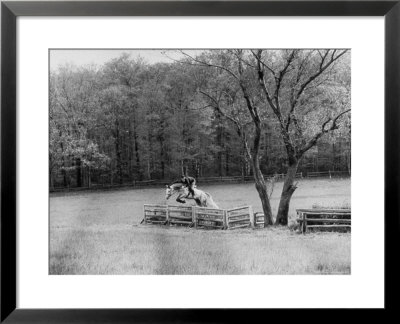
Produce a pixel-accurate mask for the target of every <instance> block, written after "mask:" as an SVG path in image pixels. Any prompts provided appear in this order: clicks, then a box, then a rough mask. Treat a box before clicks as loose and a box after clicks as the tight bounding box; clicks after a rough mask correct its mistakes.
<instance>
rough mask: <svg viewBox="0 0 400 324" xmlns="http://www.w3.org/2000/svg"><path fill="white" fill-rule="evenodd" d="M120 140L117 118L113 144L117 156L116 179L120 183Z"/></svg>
mask: <svg viewBox="0 0 400 324" xmlns="http://www.w3.org/2000/svg"><path fill="white" fill-rule="evenodd" d="M119 141H120V134H119V121H118V119H116V120H115V138H114V145H115V154H116V157H117V172H118V181H119V183H120V184H122V182H123V181H122V159H121V145H120V143H119Z"/></svg>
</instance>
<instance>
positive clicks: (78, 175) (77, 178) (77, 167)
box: [76, 158, 82, 187]
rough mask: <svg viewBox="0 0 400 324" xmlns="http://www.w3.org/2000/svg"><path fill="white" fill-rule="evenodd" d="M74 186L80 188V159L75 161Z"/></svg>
mask: <svg viewBox="0 0 400 324" xmlns="http://www.w3.org/2000/svg"><path fill="white" fill-rule="evenodd" d="M76 186H77V187H82V162H81V159H80V158H77V159H76Z"/></svg>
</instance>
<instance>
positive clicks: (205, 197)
mask: <svg viewBox="0 0 400 324" xmlns="http://www.w3.org/2000/svg"><path fill="white" fill-rule="evenodd" d="M175 193H178V197H177V198H176V201H177V202H179V203H181V204H184V203H186V201H185V200H183V198H184V199H194V201H195V202H196V205H197V206H199V207H209V208H216V209H219V207H218V205H217V204H216V203H215V202H214V200H213V199H212V197H211V195H210V194H209V193H208V192H204V191H203V190H200V189H197V188H196V187H195V186H194V187H193V193H194V195H191V194H190V192H189V188H188V187H187V186H186V185H185V184H184V183H182V182H180V181H177V182H174V183H172V184H170V185H166V191H165V199H166V200H168V199H169V198H170V197H171V196H172V195H173V194H175Z"/></svg>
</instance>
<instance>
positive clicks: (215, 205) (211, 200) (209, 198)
mask: <svg viewBox="0 0 400 324" xmlns="http://www.w3.org/2000/svg"><path fill="white" fill-rule="evenodd" d="M204 193H205V194H206V195H207V196H208V200H209V202H210V203H211V204H212V205H213V208H216V209H219V207H218V205H217V204H216V203H215V202H214V200H213V199H212V197H211V195H210V194H209V193H208V192H204ZM207 205H208V204H207Z"/></svg>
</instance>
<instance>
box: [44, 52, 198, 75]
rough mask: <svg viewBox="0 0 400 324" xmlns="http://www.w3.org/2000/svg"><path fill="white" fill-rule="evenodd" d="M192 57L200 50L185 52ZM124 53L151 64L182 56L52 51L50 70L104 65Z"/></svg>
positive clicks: (173, 53)
mask: <svg viewBox="0 0 400 324" xmlns="http://www.w3.org/2000/svg"><path fill="white" fill-rule="evenodd" d="M185 52H186V53H188V54H190V55H195V54H196V53H199V52H201V51H200V50H185ZM122 53H129V54H130V55H131V57H132V58H137V57H139V56H141V57H142V58H144V59H145V61H146V62H147V63H149V64H154V63H158V62H172V60H171V58H172V59H179V58H181V57H182V54H180V53H178V52H177V51H174V50H169V51H166V50H130V49H105V50H97V49H84V50H82V49H52V50H50V69H51V70H55V69H57V68H58V67H59V66H63V65H66V64H72V65H75V66H77V67H79V66H84V65H91V64H95V65H102V64H104V63H105V62H107V61H109V60H111V59H113V58H116V57H118V56H120V55H121V54H122Z"/></svg>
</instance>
